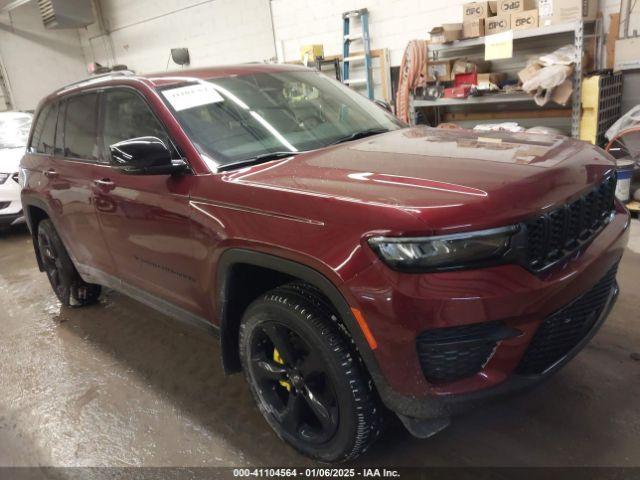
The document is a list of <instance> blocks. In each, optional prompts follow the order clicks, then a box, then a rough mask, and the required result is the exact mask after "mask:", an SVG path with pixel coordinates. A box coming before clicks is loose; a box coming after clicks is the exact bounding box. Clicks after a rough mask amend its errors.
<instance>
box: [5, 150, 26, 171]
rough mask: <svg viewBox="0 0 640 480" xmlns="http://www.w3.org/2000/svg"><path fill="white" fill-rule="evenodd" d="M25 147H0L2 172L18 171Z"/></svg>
mask: <svg viewBox="0 0 640 480" xmlns="http://www.w3.org/2000/svg"><path fill="white" fill-rule="evenodd" d="M24 152H25V148H24V147H21V148H0V173H16V172H17V171H18V170H19V169H20V160H22V157H23V156H24Z"/></svg>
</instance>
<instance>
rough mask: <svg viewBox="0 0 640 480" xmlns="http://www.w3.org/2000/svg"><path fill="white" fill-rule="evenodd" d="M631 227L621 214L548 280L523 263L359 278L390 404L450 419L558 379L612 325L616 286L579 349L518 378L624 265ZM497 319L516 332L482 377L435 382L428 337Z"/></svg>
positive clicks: (360, 299)
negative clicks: (534, 352) (574, 307)
mask: <svg viewBox="0 0 640 480" xmlns="http://www.w3.org/2000/svg"><path fill="white" fill-rule="evenodd" d="M628 226H629V217H628V213H627V212H626V211H625V210H624V209H622V208H619V209H618V211H617V213H616V215H615V217H614V219H613V221H612V222H611V223H610V224H609V225H608V226H607V227H606V228H605V229H604V230H603V231H602V232H601V233H600V234H599V235H598V236H597V237H596V238H594V239H593V241H592V242H591V243H590V244H588V245H586V246H585V248H583V249H582V250H581V251H580V252H578V253H577V254H576V255H574V256H573V257H572V258H571V259H569V260H567V261H566V262H565V263H564V264H562V265H558V266H557V267H556V268H554V269H553V270H552V271H549V272H546V273H545V274H543V275H535V274H532V273H530V272H528V271H526V270H525V269H523V268H522V267H520V266H517V265H502V266H497V267H492V268H484V269H478V270H467V271H458V272H446V273H436V274H424V275H421V274H417V275H416V274H414V275H410V274H400V273H397V272H392V271H391V270H390V269H388V268H386V267H385V266H384V265H382V264H376V265H373V266H372V267H370V268H369V269H367V270H365V271H363V272H362V273H361V274H359V275H358V276H356V277H354V278H353V279H352V280H351V281H349V282H348V284H347V287H348V288H349V292H350V293H351V294H352V295H354V296H355V297H356V299H355V301H356V302H357V303H356V306H357V307H358V308H359V309H360V310H361V311H362V313H363V316H364V318H365V319H366V320H367V323H368V325H369V327H370V329H371V331H372V332H373V335H374V336H375V338H376V340H377V343H378V348H377V349H376V350H375V352H374V353H375V357H376V360H377V362H376V363H377V365H375V366H373V368H372V367H371V365H368V366H369V370H370V371H371V373H372V376H373V379H374V381H375V383H376V386H377V388H378V391H379V393H380V396H381V398H382V400H383V401H384V403H385V404H386V405H387V407H389V408H390V409H391V410H393V411H395V412H396V413H398V414H400V415H403V416H406V417H411V418H418V419H424V418H437V417H445V416H450V415H451V414H455V413H456V412H459V411H461V410H464V409H465V408H467V407H468V406H469V405H470V404H474V403H476V402H479V401H482V400H484V399H486V398H489V397H494V396H497V395H502V394H506V393H509V392H513V391H517V390H522V389H526V388H527V387H530V386H533V385H535V384H537V383H539V382H540V381H542V380H544V379H546V378H548V377H549V376H551V375H552V374H553V373H555V372H556V371H557V370H558V369H560V368H561V367H562V366H563V365H564V364H565V363H566V362H568V361H569V360H570V359H571V358H572V357H573V356H575V354H576V353H577V352H578V351H580V350H581V349H582V348H583V347H584V345H586V343H588V341H589V340H590V338H591V337H592V336H593V335H594V334H595V333H596V331H597V330H598V328H599V326H600V325H601V324H602V322H604V319H605V318H606V316H607V314H608V312H609V311H610V309H611V306H612V305H613V303H614V301H615V298H616V296H617V291H618V289H617V285H616V284H615V282H614V283H613V286H612V287H611V288H610V291H609V292H608V295H609V297H608V298H607V300H606V304H605V306H604V307H603V309H602V310H601V312H602V313H601V314H600V315H599V317H598V319H597V320H596V321H595V322H594V323H593V324H592V327H591V329H590V331H589V332H588V333H587V334H585V335H584V336H583V337H582V339H581V341H580V342H579V343H578V344H577V345H576V346H575V348H572V349H571V350H570V351H568V352H567V353H566V354H565V355H564V356H563V357H562V358H561V359H560V360H559V361H558V362H557V363H555V364H554V365H553V366H552V367H551V368H548V369H545V370H544V372H542V373H540V374H527V375H519V374H517V373H516V371H517V369H518V366H519V365H520V363H521V362H522V360H523V357H524V355H525V353H526V352H527V349H528V348H529V346H530V345H531V343H532V340H533V339H534V336H535V334H536V331H537V330H538V329H539V327H540V326H541V325H542V323H543V321H544V320H545V319H547V318H548V317H550V316H552V315H553V314H554V313H555V312H557V311H559V310H561V309H562V308H563V307H565V306H567V305H568V304H570V303H572V302H573V301H574V300H575V299H577V298H578V297H580V296H581V295H583V294H585V293H586V292H588V291H589V290H590V289H591V288H592V287H594V285H595V284H596V283H597V282H598V281H599V280H600V279H601V278H603V277H605V275H606V274H607V272H609V271H610V270H611V269H612V268H613V267H614V266H615V265H616V263H618V262H619V260H620V258H621V256H622V253H623V251H624V247H625V245H626V242H627V236H628ZM496 321H500V322H501V323H502V324H504V325H506V326H507V327H509V328H512V329H514V330H516V331H517V332H518V335H517V336H512V337H507V338H505V339H503V340H500V341H499V342H497V345H496V347H495V350H494V351H493V352H492V354H491V356H490V359H489V360H488V361H487V363H486V364H484V365H483V366H482V368H481V369H480V370H479V371H477V373H475V374H473V375H471V376H468V377H466V378H460V379H456V380H454V381H451V382H444V383H443V382H430V381H428V380H427V378H426V377H425V373H424V372H423V369H422V365H421V363H420V360H419V355H418V352H417V347H416V338H417V337H418V336H419V335H420V334H421V333H423V332H425V331H427V330H431V329H442V328H447V327H454V326H466V325H476V324H483V323H489V322H496ZM369 363H370V362H369Z"/></svg>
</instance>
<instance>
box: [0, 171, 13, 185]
mask: <svg viewBox="0 0 640 480" xmlns="http://www.w3.org/2000/svg"><path fill="white" fill-rule="evenodd" d="M10 176H11V174H10V173H0V185H2V184H3V183H4V182H6V181H7V178H9V177H10Z"/></svg>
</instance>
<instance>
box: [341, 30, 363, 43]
mask: <svg viewBox="0 0 640 480" xmlns="http://www.w3.org/2000/svg"><path fill="white" fill-rule="evenodd" d="M344 39H345V40H349V41H351V40H364V37H363V36H362V32H359V33H350V34H349V35H345V36H344Z"/></svg>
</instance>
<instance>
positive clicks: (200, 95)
mask: <svg viewBox="0 0 640 480" xmlns="http://www.w3.org/2000/svg"><path fill="white" fill-rule="evenodd" d="M162 95H164V98H166V99H167V100H168V101H169V103H170V104H171V106H172V107H173V108H175V109H176V111H178V112H179V111H181V110H187V109H189V108H194V107H201V106H203V105H209V104H211V103H219V102H224V98H222V95H220V94H219V93H218V91H217V90H216V89H215V88H214V87H213V86H212V85H210V84H206V83H198V84H197V85H189V86H187V87H179V88H172V89H170V90H163V91H162Z"/></svg>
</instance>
